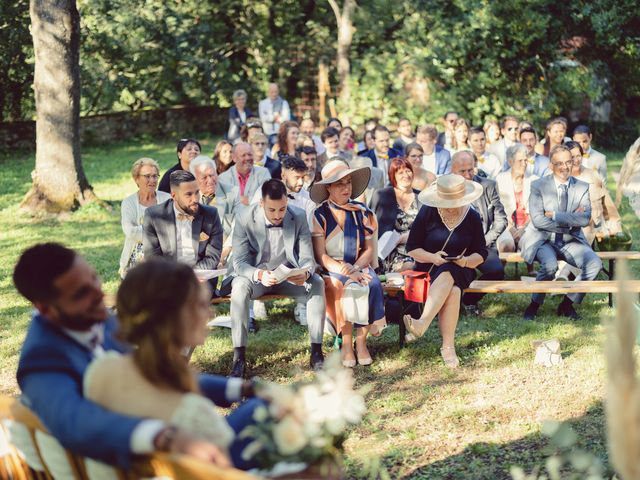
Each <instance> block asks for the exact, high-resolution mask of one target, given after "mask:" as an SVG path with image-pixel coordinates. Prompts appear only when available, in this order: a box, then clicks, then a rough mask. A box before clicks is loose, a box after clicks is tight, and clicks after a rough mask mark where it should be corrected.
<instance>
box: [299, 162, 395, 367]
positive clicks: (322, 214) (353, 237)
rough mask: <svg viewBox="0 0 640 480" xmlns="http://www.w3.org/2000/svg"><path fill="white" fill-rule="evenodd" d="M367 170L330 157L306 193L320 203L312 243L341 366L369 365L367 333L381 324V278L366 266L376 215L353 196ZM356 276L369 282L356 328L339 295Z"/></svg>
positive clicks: (373, 255)
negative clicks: (363, 317)
mask: <svg viewBox="0 0 640 480" xmlns="http://www.w3.org/2000/svg"><path fill="white" fill-rule="evenodd" d="M370 175H371V171H370V170H369V168H367V167H363V168H354V169H350V168H349V166H348V165H347V164H346V162H344V161H342V160H333V161H330V162H328V163H327V164H326V165H325V166H324V167H323V169H322V180H320V181H318V182H316V183H315V184H314V185H313V186H312V187H311V191H310V196H311V199H312V200H313V201H314V202H316V203H318V204H320V206H319V207H318V208H316V210H315V212H314V219H313V232H312V237H313V249H314V252H315V256H316V261H317V262H318V264H320V266H321V267H322V269H323V271H324V272H323V278H324V282H325V287H326V289H325V292H326V304H327V314H328V316H329V320H330V321H331V323H332V324H333V327H334V328H335V330H336V332H337V333H342V364H343V365H344V366H345V367H354V366H355V365H356V354H357V363H359V364H360V365H370V364H371V363H372V360H371V355H370V354H369V351H368V350H367V343H366V339H367V335H368V334H369V333H371V334H372V335H374V336H379V335H380V333H381V332H382V330H383V329H384V327H385V326H386V319H385V316H384V297H383V291H382V285H381V284H380V280H378V277H377V276H376V274H375V273H374V271H373V269H372V268H371V264H372V262H374V261H375V259H376V248H375V236H376V235H377V230H378V224H377V221H376V217H375V215H374V214H373V212H372V211H371V210H369V209H368V208H367V207H366V206H365V205H364V204H362V203H360V202H356V201H354V200H353V199H354V198H356V197H358V196H359V195H361V194H362V192H364V190H365V189H366V188H367V184H368V183H369V176H370ZM353 282H356V283H358V284H360V285H366V286H368V287H369V325H366V326H360V327H359V328H357V332H356V341H355V344H356V351H355V352H354V349H353V329H354V328H355V326H354V325H353V324H352V323H350V321H349V320H350V319H347V318H345V315H344V313H343V310H342V304H341V299H342V297H343V293H344V288H345V287H346V286H347V285H349V284H351V283H353Z"/></svg>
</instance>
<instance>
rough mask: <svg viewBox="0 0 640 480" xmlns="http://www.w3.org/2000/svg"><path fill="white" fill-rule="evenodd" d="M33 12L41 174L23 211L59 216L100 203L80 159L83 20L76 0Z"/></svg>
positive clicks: (34, 2)
mask: <svg viewBox="0 0 640 480" xmlns="http://www.w3.org/2000/svg"><path fill="white" fill-rule="evenodd" d="M29 11H30V15H31V30H32V35H33V48H34V54H35V73H34V90H35V100H36V168H35V170H34V171H33V172H32V174H31V177H32V179H33V185H32V187H31V189H30V190H29V192H28V193H27V195H26V197H25V198H24V200H23V202H22V206H23V207H25V208H27V209H29V210H32V211H43V210H44V211H47V212H53V213H59V212H65V211H69V210H72V209H74V208H75V207H77V206H78V205H80V204H82V203H85V202H86V201H87V200H90V199H93V198H95V196H94V194H93V190H92V188H91V185H89V182H88V181H87V178H86V176H85V174H84V170H83V168H82V161H81V157H80V67H79V52H80V14H79V13H78V9H77V7H76V2H75V0H31V2H30V8H29Z"/></svg>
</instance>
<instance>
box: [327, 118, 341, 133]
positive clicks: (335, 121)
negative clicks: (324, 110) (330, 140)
mask: <svg viewBox="0 0 640 480" xmlns="http://www.w3.org/2000/svg"><path fill="white" fill-rule="evenodd" d="M327 128H335V129H336V130H337V131H338V133H339V132H340V130H342V122H341V121H340V119H339V118H336V117H331V118H330V119H329V120H327Z"/></svg>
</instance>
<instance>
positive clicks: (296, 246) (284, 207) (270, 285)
mask: <svg viewBox="0 0 640 480" xmlns="http://www.w3.org/2000/svg"><path fill="white" fill-rule="evenodd" d="M280 265H286V266H288V267H290V268H303V269H305V270H306V271H305V272H304V273H301V274H300V275H296V276H292V277H289V279H288V280H284V281H282V282H278V279H277V278H276V276H275V275H274V273H273V271H274V270H276V269H277V268H278V267H279V266H280ZM232 268H233V270H232V272H230V274H233V275H234V279H233V283H232V290H231V336H232V339H233V347H234V353H233V367H232V370H231V376H234V377H243V376H244V373H245V367H246V360H245V349H246V345H247V325H248V322H249V303H250V301H251V300H254V299H256V298H259V297H261V296H262V295H267V294H275V295H285V296H287V297H293V298H295V299H296V300H297V301H298V302H305V303H306V305H307V325H308V328H309V336H310V337H311V359H310V364H311V367H312V368H313V369H318V368H320V367H321V366H322V364H323V362H324V357H323V355H322V335H323V331H324V318H325V297H324V281H323V280H322V278H321V277H320V276H319V275H318V274H316V273H314V270H315V268H316V264H315V260H314V256H313V247H312V244H311V232H310V230H309V224H308V221H307V216H306V214H305V212H304V211H303V210H302V209H299V208H297V207H293V206H289V205H288V197H287V189H286V187H285V185H284V184H283V183H282V181H281V180H276V179H273V180H269V181H267V182H265V183H264V185H262V200H261V201H260V203H259V204H253V205H251V206H249V207H248V208H247V209H246V210H245V211H244V212H243V213H242V214H241V215H240V216H238V217H237V218H236V223H235V227H234V230H233V267H232Z"/></svg>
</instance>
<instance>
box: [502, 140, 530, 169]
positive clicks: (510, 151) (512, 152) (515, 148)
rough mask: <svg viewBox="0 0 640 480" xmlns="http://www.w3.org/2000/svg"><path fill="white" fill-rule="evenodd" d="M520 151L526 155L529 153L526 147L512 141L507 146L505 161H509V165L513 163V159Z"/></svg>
mask: <svg viewBox="0 0 640 480" xmlns="http://www.w3.org/2000/svg"><path fill="white" fill-rule="evenodd" d="M520 152H523V153H524V154H525V156H526V155H527V154H528V153H529V150H527V147H525V146H524V145H523V144H521V143H514V144H513V145H511V146H510V147H509V148H507V162H509V165H511V164H512V163H513V159H514V158H515V156H516V155H517V154H518V153H520Z"/></svg>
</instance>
